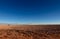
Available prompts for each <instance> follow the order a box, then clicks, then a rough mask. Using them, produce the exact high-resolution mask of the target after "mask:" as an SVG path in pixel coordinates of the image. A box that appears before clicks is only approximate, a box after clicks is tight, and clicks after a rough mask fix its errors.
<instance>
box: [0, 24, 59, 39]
mask: <svg viewBox="0 0 60 39" xmlns="http://www.w3.org/2000/svg"><path fill="white" fill-rule="evenodd" d="M0 39H60V25H0Z"/></svg>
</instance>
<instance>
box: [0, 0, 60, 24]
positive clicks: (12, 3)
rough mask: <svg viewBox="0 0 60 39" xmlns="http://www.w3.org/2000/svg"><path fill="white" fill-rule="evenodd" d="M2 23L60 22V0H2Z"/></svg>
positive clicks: (0, 3) (0, 19)
mask: <svg viewBox="0 0 60 39" xmlns="http://www.w3.org/2000/svg"><path fill="white" fill-rule="evenodd" d="M0 23H19V24H26V23H27V24H30V23H36V24H41V23H60V0H0Z"/></svg>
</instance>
